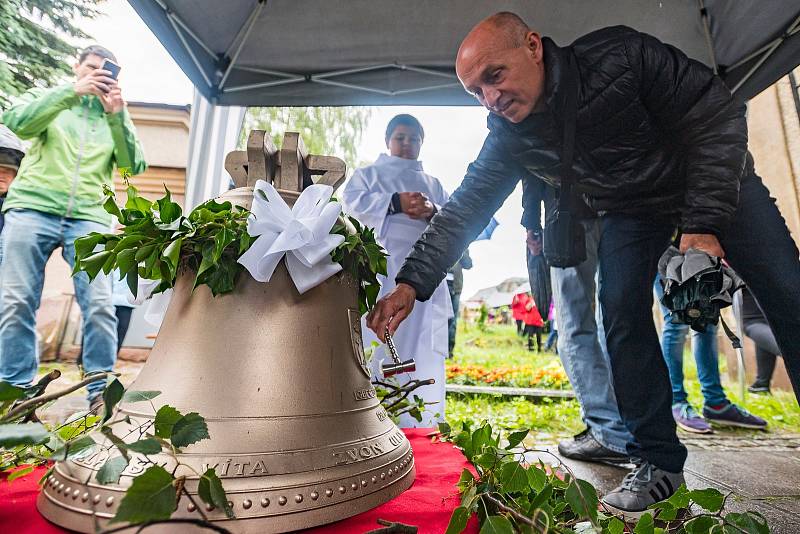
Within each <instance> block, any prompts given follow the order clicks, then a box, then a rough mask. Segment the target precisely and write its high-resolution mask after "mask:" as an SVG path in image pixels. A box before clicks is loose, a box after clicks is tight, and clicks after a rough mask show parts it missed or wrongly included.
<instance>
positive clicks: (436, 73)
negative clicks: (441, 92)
mask: <svg viewBox="0 0 800 534" xmlns="http://www.w3.org/2000/svg"><path fill="white" fill-rule="evenodd" d="M397 68H398V69H400V70H408V71H411V72H419V73H420V74H430V75H431V76H441V77H442V78H450V79H452V80H458V76H456V75H455V74H452V73H449V72H439V71H438V70H431V69H424V68H422V67H414V66H412V65H397ZM459 83H460V82H459Z"/></svg>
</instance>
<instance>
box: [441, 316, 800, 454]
mask: <svg viewBox="0 0 800 534" xmlns="http://www.w3.org/2000/svg"><path fill="white" fill-rule="evenodd" d="M454 353H455V357H454V360H453V361H454V362H455V363H459V364H477V365H482V366H485V367H487V368H493V367H507V366H513V365H534V366H537V367H538V366H544V365H547V364H549V363H552V362H553V361H558V356H557V355H555V354H553V353H543V354H537V353H533V352H529V351H528V350H527V349H526V347H525V343H524V341H523V339H522V338H520V337H518V336H517V335H516V329H515V327H514V326H507V325H489V326H487V328H486V330H485V331H481V330H480V329H478V327H477V326H475V325H466V326H463V321H462V322H460V323H459V333H458V337H457V342H456V348H455V351H454ZM721 360H722V361H721V365H722V367H723V369H722V370H721V373H722V379H723V386H724V387H725V391H726V393H727V394H728V397H729V398H730V399H731V401H732V402H736V403H738V404H740V405H743V406H744V407H745V408H747V410H749V411H750V412H752V413H754V414H756V415H759V416H760V417H763V418H765V419H766V420H767V421H768V422H769V425H770V426H769V431H770V433H771V434H773V435H774V434H785V433H800V407H798V404H797V401H796V400H795V397H794V394H792V393H789V392H784V391H775V392H774V393H773V395H753V394H748V395H747V399H746V402H745V403H741V402H740V399H739V397H738V394H737V393H736V391H737V390H738V386H737V385H736V384H733V383H730V382H727V381H726V379H727V376H726V374H725V372H724V365H725V363H724V358H722V359H721ZM684 375H685V377H684V384H685V387H686V390H687V392H688V394H689V401H690V402H691V403H692V404H693V405H694V406H695V407H696V408H698V409H700V408H702V406H703V397H702V395H701V393H700V384H699V383H698V381H697V369H696V367H695V363H694V358H692V355H691V352H689V351H687V352H686V354H685V357H684ZM446 413H447V421H448V423H450V424H451V425H456V424H459V423H460V422H461V421H465V420H470V421H475V422H479V421H482V420H484V419H485V420H488V421H489V422H490V423H491V424H492V426H494V427H497V428H508V429H515V428H530V429H532V430H533V431H534V432H535V433H537V434H539V435H540V436H542V437H544V436H552V437H553V438H558V437H564V436H569V435H572V434H574V433H576V432H578V431H580V430H581V429H582V428H583V426H584V425H583V422H582V421H581V417H580V407H579V405H578V402H577V401H576V400H574V399H536V400H532V399H528V398H524V397H517V398H509V397H501V396H496V395H479V396H474V395H473V396H470V395H461V394H448V396H447V411H446ZM717 435H719V436H742V437H744V436H747V435H757V436H758V435H762V436H763V435H764V434H763V433H762V432H758V431H755V432H754V431H748V430H729V429H718V430H717Z"/></svg>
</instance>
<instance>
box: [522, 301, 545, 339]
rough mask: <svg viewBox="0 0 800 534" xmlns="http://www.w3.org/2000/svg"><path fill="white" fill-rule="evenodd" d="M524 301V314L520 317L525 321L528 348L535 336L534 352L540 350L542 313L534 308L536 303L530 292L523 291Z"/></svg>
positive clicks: (542, 324)
mask: <svg viewBox="0 0 800 534" xmlns="http://www.w3.org/2000/svg"><path fill="white" fill-rule="evenodd" d="M517 296H522V295H517ZM524 297H525V298H526V301H525V314H524V316H523V318H522V320H523V322H524V323H525V335H526V336H528V350H530V351H532V350H533V338H534V336H535V337H536V352H541V351H542V327H543V326H544V321H543V320H542V315H541V314H540V313H539V310H538V308H536V303H535V302H534V300H533V297H532V296H531V294H530V293H524Z"/></svg>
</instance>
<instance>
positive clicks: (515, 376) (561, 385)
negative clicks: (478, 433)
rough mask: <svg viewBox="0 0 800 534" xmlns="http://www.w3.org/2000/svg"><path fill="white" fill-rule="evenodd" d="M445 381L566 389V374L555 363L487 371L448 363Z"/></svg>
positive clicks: (465, 383)
mask: <svg viewBox="0 0 800 534" xmlns="http://www.w3.org/2000/svg"><path fill="white" fill-rule="evenodd" d="M446 369H447V382H448V383H450V384H462V385H467V386H481V385H489V386H509V387H523V388H551V389H565V388H569V387H570V385H569V380H568V379H567V373H566V372H564V368H563V367H562V366H561V363H560V362H558V361H554V362H551V363H549V364H547V365H545V366H542V367H534V366H532V365H514V366H505V367H493V368H487V367H484V366H482V365H475V364H459V363H448V364H447V368H446Z"/></svg>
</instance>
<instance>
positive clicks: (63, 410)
mask: <svg viewBox="0 0 800 534" xmlns="http://www.w3.org/2000/svg"><path fill="white" fill-rule="evenodd" d="M131 356H136V355H133V354H132V355H131ZM141 366H142V363H141V362H131V361H125V360H120V361H119V362H118V364H117V368H116V371H117V372H119V373H120V380H121V381H122V383H123V384H124V385H125V386H126V387H127V386H128V385H130V384H131V382H133V380H134V378H135V377H136V375H137V374H138V373H139V370H140V369H141ZM53 368H58V369H59V370H61V371H62V373H63V374H62V377H61V378H59V379H58V381H56V382H54V383H53V384H52V385H51V388H50V389H48V391H55V390H57V389H61V388H63V387H66V386H68V385H70V384H73V383H76V382H77V381H78V380H79V375H78V371H77V367H76V366H75V364H74V363H73V362H67V363H45V364H42V368H41V370H40V371H41V372H42V373H44V372H48V371H50V370H51V369H53ZM84 395H85V392H83V391H78V392H75V393H72V394H71V395H69V396H67V397H64V398H62V399H59V400H58V401H57V402H56V403H54V404H53V405H51V406H50V407H48V408H47V409H46V410H44V411H42V412H40V415H43V416H44V417H45V418H46V419H47V420H48V421H50V422H59V421H63V420H64V419H65V418H66V417H68V416H69V415H70V414H72V413H75V412H76V411H80V410H85V409H86V408H87V407H88V404H87V402H86V399H85V397H84ZM535 439H536V442H537V443H544V444H547V448H548V450H550V451H551V452H552V453H553V454H555V455H556V456H557V454H558V453H557V451H556V447H555V442H556V439H557V438H556V437H555V436H553V435H550V434H539V435H537V436H536V437H535ZM681 440H682V441H683V443H685V444H686V446H687V448H688V449H689V458H688V460H687V463H686V469H685V474H686V482H687V484H688V486H689V487H690V488H705V487H715V488H717V489H718V490H720V491H722V492H723V493H731V497H730V498H729V499H728V506H727V508H728V509H729V510H731V511H743V510H755V511H758V512H760V513H762V514H763V515H764V516H765V517H766V518H767V519H768V520H769V524H770V527H771V529H772V532H773V533H775V534H796V533H797V532H800V434H776V433H770V432H753V431H742V432H735V431H734V432H725V431H722V432H717V433H716V434H713V435H708V436H700V435H693V434H686V433H681ZM541 458H542V460H543V461H544V462H545V463H547V464H552V463H553V462H554V458H553V457H552V456H550V455H542V456H541ZM532 460H534V461H535V459H533V458H532ZM562 460H563V461H564V463H565V464H566V465H567V466H569V467H570V469H572V470H573V472H574V473H575V475H576V476H577V477H579V478H583V479H586V480H589V481H590V482H592V483H593V484H594V485H595V486H596V487H597V489H598V491H599V492H600V493H601V494H602V493H604V492H607V491H609V490H611V489H613V488H614V487H615V486H616V485H617V484H618V483H619V481H620V480H621V479H622V477H623V476H624V475H625V473H626V469H624V468H619V467H613V466H609V465H597V464H589V463H585V462H576V461H572V460H567V459H562Z"/></svg>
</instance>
